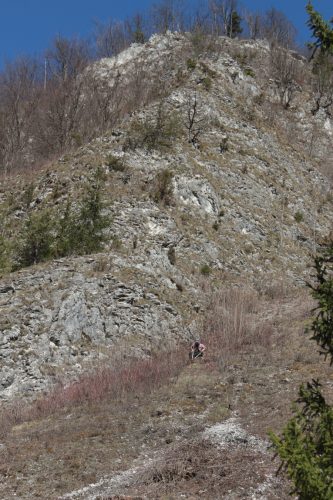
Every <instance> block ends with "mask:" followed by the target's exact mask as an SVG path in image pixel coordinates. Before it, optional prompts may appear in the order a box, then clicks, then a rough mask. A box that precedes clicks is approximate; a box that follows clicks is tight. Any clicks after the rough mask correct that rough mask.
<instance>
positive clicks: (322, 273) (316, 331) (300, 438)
mask: <svg viewBox="0 0 333 500" xmlns="http://www.w3.org/2000/svg"><path fill="white" fill-rule="evenodd" d="M315 268H316V275H317V282H316V285H315V286H311V289H312V295H313V297H314V298H315V299H317V301H318V306H317V307H316V309H315V311H316V316H315V318H314V320H313V322H312V326H311V330H312V337H311V339H312V340H315V341H316V342H317V344H318V345H319V347H320V349H321V350H320V353H321V354H323V355H324V358H325V359H326V358H327V357H328V358H330V364H331V366H332V365H333V242H332V243H331V244H330V245H329V246H328V248H327V249H326V251H325V252H324V254H323V255H322V256H320V257H317V258H316V259H315ZM297 404H298V407H297V410H296V411H295V414H294V416H293V417H292V418H291V419H290V420H289V422H288V423H287V425H286V427H285V428H284V429H283V431H282V435H281V436H277V435H275V434H273V433H271V440H272V442H273V447H274V448H275V450H276V452H277V454H278V455H279V456H280V458H281V460H282V464H281V467H280V469H282V470H285V471H286V473H287V475H288V476H289V478H290V479H291V480H292V482H293V483H294V487H295V489H294V493H297V494H298V495H299V498H300V499H301V500H313V499H316V500H332V498H333V407H332V405H330V404H329V403H328V402H327V401H326V399H325V397H324V395H323V391H322V386H321V384H320V383H319V381H318V380H312V381H311V382H308V383H307V384H306V385H302V386H301V387H300V390H299V399H298V400H297Z"/></svg>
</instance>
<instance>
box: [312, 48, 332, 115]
mask: <svg viewBox="0 0 333 500" xmlns="http://www.w3.org/2000/svg"><path fill="white" fill-rule="evenodd" d="M313 90H314V101H315V106H314V108H313V109H312V114H313V115H315V114H317V113H318V111H319V110H320V109H323V110H324V111H325V113H326V115H327V116H329V117H331V116H332V111H333V59H332V56H330V55H326V54H325V55H324V54H321V55H320V56H319V57H318V59H317V61H316V63H315V67H314V74H313Z"/></svg>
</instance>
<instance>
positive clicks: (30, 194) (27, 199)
mask: <svg viewBox="0 0 333 500" xmlns="http://www.w3.org/2000/svg"><path fill="white" fill-rule="evenodd" d="M34 191H35V186H34V185H33V183H32V182H31V183H30V184H28V186H27V187H26V189H25V190H24V191H23V193H22V197H21V200H22V204H23V207H24V208H29V206H30V204H31V203H32V201H33V199H34Z"/></svg>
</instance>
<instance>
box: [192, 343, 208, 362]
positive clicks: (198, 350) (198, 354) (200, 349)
mask: <svg viewBox="0 0 333 500" xmlns="http://www.w3.org/2000/svg"><path fill="white" fill-rule="evenodd" d="M205 350H206V346H204V344H202V343H201V342H200V340H196V341H195V342H193V344H192V345H191V352H190V359H191V360H194V359H199V358H203V356H204V352H205Z"/></svg>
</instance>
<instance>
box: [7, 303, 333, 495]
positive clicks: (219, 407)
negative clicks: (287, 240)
mask: <svg viewBox="0 0 333 500" xmlns="http://www.w3.org/2000/svg"><path fill="white" fill-rule="evenodd" d="M304 299H305V297H304V295H302V296H301V297H298V298H297V297H296V298H292V297H287V298H278V299H273V300H271V301H270V302H269V303H268V302H266V306H267V307H266V308H265V311H264V310H263V309H262V310H261V313H260V314H261V315H264V314H266V316H267V318H268V317H269V320H270V321H273V322H274V324H275V326H276V328H275V330H274V333H273V338H272V342H273V344H272V345H273V347H272V348H269V349H267V350H266V351H262V350H259V349H258V350H256V349H252V348H251V345H249V346H246V345H243V346H242V348H241V350H240V352H238V353H236V352H233V353H229V354H228V356H229V358H228V364H227V365H225V364H224V363H221V359H220V357H219V356H218V355H216V352H212V351H213V349H212V346H213V345H214V342H213V339H211V340H210V341H209V339H208V337H207V340H208V355H207V358H206V360H205V361H204V362H203V363H195V364H187V361H186V352H183V356H184V366H183V369H182V370H181V371H180V373H179V374H178V376H175V377H171V378H169V379H168V380H166V383H165V384H164V385H162V386H161V387H159V388H156V389H153V390H152V391H150V390H149V391H144V390H141V389H140V390H139V391H138V392H137V393H136V391H134V392H133V391H129V392H128V391H127V392H123V393H122V395H121V397H115V398H114V399H110V398H106V399H104V400H102V401H101V402H98V403H91V404H89V405H88V404H81V405H79V406H74V407H68V408H67V409H66V408H64V409H63V410H60V411H58V412H56V413H54V414H50V415H48V416H46V417H45V416H44V418H38V419H35V420H32V421H29V422H26V423H21V424H20V425H17V426H14V427H13V428H12V430H11V432H10V433H9V434H8V435H7V437H6V438H4V440H3V446H2V447H1V449H0V460H1V462H0V476H1V481H0V483H1V485H0V497H1V498H7V499H10V498H14V497H15V498H17V497H18V498H59V496H61V495H64V494H65V493H68V492H70V491H73V490H78V489H80V488H82V487H84V486H87V485H90V484H95V483H98V482H100V484H99V486H92V487H90V489H88V490H86V491H85V492H83V493H82V494H79V493H78V494H77V495H74V496H73V497H74V498H93V495H112V494H113V495H116V494H117V495H118V494H119V495H121V494H126V495H134V496H138V498H174V499H176V498H180V495H185V496H184V498H198V497H199V496H200V497H202V498H207V499H208V498H245V496H246V494H247V493H246V492H252V493H253V494H254V495H259V498H260V494H261V493H260V491H264V494H265V496H264V498H286V496H287V492H288V491H289V490H288V488H289V486H288V484H287V483H286V482H285V481H284V480H282V479H276V478H275V476H274V472H275V470H276V468H277V464H276V463H274V462H272V456H271V454H270V452H269V451H267V450H266V446H265V441H264V440H265V439H266V433H267V430H268V429H269V428H273V429H275V430H276V429H279V428H280V427H281V425H282V424H283V422H285V421H286V419H287V418H288V414H289V413H290V402H291V401H292V400H294V399H295V397H296V393H297V387H298V385H299V383H300V382H301V381H304V380H307V379H309V378H311V377H313V376H317V375H319V376H321V377H322V378H323V380H327V381H328V382H330V383H331V385H332V382H333V379H332V373H331V374H329V372H328V367H327V366H326V365H325V364H324V363H323V362H322V360H320V359H319V356H318V355H317V354H316V353H315V352H314V346H313V344H312V343H311V342H309V341H308V340H305V341H304V336H303V334H302V333H301V332H302V330H303V326H304V323H305V322H306V321H307V317H308V314H309V307H310V304H311V303H310V301H309V300H304ZM209 347H211V349H209ZM223 422H225V423H226V425H227V426H228V425H231V428H230V432H229V434H228V433H227V444H224V446H222V447H221V446H219V445H217V444H215V445H214V444H212V443H211V441H209V440H208V439H205V438H204V435H203V431H204V429H207V428H209V427H211V426H213V425H215V424H220V423H223ZM234 424H236V425H238V426H240V427H241V428H242V429H243V430H244V431H245V432H246V433H247V436H248V439H245V442H242V439H241V440H237V436H236V438H235V437H233V433H232V425H234ZM250 435H252V436H256V438H257V439H258V440H260V439H261V440H263V441H258V442H259V443H261V444H260V446H259V445H258V446H257V445H256V444H255V443H256V442H257V441H255V442H254V441H253V439H252V440H251V438H249V436H250ZM219 439H220V441H221V442H223V436H222V437H221V436H220V438H218V440H219ZM224 441H225V439H224ZM246 441H247V442H246ZM124 471H125V473H124ZM112 478H113V479H112ZM101 480H102V481H101ZM112 498H113V497H112ZM114 498H116V497H114ZM255 498H257V497H255Z"/></svg>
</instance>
